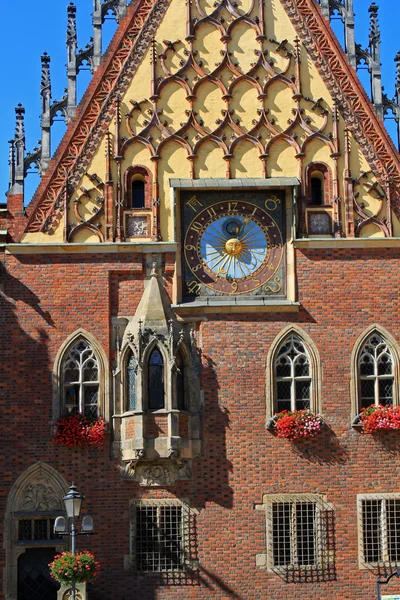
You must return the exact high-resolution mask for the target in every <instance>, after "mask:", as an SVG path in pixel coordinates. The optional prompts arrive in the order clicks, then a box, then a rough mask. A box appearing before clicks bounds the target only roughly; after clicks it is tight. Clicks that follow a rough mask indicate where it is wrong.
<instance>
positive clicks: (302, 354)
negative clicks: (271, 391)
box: [274, 334, 311, 412]
mask: <svg viewBox="0 0 400 600" xmlns="http://www.w3.org/2000/svg"><path fill="white" fill-rule="evenodd" d="M274 368H275V385H276V411H277V412H281V411H282V410H303V409H309V408H310V407H311V406H310V405H311V367H310V359H309V356H308V353H307V351H306V349H305V347H304V344H303V342H302V341H301V339H300V338H299V337H298V336H296V335H294V334H292V335H290V336H289V337H287V338H286V339H285V340H284V342H283V343H282V345H281V346H280V347H279V349H278V352H277V355H276V360H275V365H274Z"/></svg>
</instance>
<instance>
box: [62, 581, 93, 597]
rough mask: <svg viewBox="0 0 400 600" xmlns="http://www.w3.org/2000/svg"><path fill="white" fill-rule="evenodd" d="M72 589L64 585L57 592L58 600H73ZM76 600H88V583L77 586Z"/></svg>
mask: <svg viewBox="0 0 400 600" xmlns="http://www.w3.org/2000/svg"><path fill="white" fill-rule="evenodd" d="M71 598H72V588H71V586H70V585H62V586H61V588H60V589H59V590H58V592H57V600H71ZM76 600H87V594H86V583H77V584H76Z"/></svg>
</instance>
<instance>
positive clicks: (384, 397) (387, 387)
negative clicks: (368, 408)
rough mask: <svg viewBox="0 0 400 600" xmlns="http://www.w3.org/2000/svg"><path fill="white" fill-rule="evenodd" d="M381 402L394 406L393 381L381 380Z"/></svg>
mask: <svg viewBox="0 0 400 600" xmlns="http://www.w3.org/2000/svg"><path fill="white" fill-rule="evenodd" d="M379 402H380V403H381V404H393V379H380V380H379Z"/></svg>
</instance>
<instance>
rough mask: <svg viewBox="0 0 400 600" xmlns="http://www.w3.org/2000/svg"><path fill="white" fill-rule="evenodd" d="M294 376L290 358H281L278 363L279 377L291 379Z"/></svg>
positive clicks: (277, 374) (277, 372)
mask: <svg viewBox="0 0 400 600" xmlns="http://www.w3.org/2000/svg"><path fill="white" fill-rule="evenodd" d="M291 375H292V367H291V362H290V360H289V359H288V358H286V357H283V358H280V359H279V360H278V361H277V363H276V376H277V377H290V376H291Z"/></svg>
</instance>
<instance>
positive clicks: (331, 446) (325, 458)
mask: <svg viewBox="0 0 400 600" xmlns="http://www.w3.org/2000/svg"><path fill="white" fill-rule="evenodd" d="M291 447H292V452H294V454H297V455H299V456H301V458H303V459H305V460H307V461H308V462H310V463H314V464H320V465H322V464H323V465H338V464H339V465H342V464H344V463H346V462H347V461H348V458H349V453H348V451H347V449H346V448H345V447H344V446H343V445H342V444H341V442H340V439H339V438H338V436H337V435H336V434H335V432H334V431H333V429H331V428H330V427H329V425H325V426H324V427H323V429H322V431H321V433H320V434H319V435H318V436H316V437H314V438H310V439H299V440H294V441H293V442H292V443H291Z"/></svg>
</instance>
